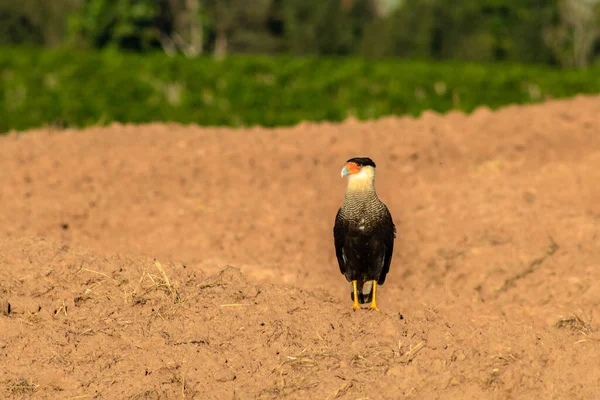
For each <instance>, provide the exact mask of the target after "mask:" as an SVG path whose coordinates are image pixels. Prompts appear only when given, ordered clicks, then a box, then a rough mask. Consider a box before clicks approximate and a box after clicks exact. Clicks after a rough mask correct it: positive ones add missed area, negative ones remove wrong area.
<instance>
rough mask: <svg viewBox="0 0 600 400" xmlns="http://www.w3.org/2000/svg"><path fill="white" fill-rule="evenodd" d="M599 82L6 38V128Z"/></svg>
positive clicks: (276, 116)
mask: <svg viewBox="0 0 600 400" xmlns="http://www.w3.org/2000/svg"><path fill="white" fill-rule="evenodd" d="M597 92H600V69H599V68H590V69H586V70H570V69H554V68H551V67H544V66H524V65H512V64H493V65H492V64H490V65H482V64H469V63H457V62H436V63H432V62H417V61H402V60H391V59H384V60H382V59H379V60H376V61H375V60H369V59H359V58H332V57H329V58H316V57H292V56H269V57H266V56H256V55H254V56H229V57H227V58H225V59H222V60H220V61H219V60H216V59H214V58H212V57H208V56H206V57H204V56H201V57H196V58H185V57H183V56H175V57H168V56H166V55H164V54H162V53H158V52H157V53H143V54H135V53H130V54H123V53H118V52H114V51H107V52H76V51H67V50H42V51H40V50H37V49H36V50H34V49H30V50H25V49H14V48H4V49H1V50H0V96H1V98H2V103H1V104H0V116H1V118H0V132H6V131H8V130H10V129H16V130H24V129H27V128H32V127H37V126H41V125H44V124H54V123H59V124H61V125H63V124H64V125H67V126H86V125H93V124H104V123H110V122H112V121H119V122H123V123H127V122H131V123H142V122H149V121H177V122H181V123H198V124H202V125H227V126H244V125H246V126H247V125H255V124H258V125H264V126H276V125H290V124H295V123H298V122H300V121H302V120H313V121H323V120H330V121H340V120H343V119H345V118H347V117H348V116H355V117H356V118H359V119H368V118H377V117H381V116H384V115H390V114H396V115H400V114H412V115H418V114H419V113H420V112H422V111H423V110H425V109H432V110H435V111H438V112H446V111H449V110H452V109H460V110H463V111H467V112H469V111H472V110H473V109H474V108H476V107H478V106H480V105H487V106H489V107H491V108H497V107H499V106H502V105H506V104H511V103H531V102H537V101H541V100H544V99H545V98H547V97H554V98H558V97H566V96H572V95H575V94H578V93H597Z"/></svg>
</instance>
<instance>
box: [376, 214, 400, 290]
mask: <svg viewBox="0 0 600 400" xmlns="http://www.w3.org/2000/svg"><path fill="white" fill-rule="evenodd" d="M381 225H382V226H381V231H380V234H379V236H380V240H381V241H382V242H383V245H384V258H383V268H382V270H381V275H380V276H379V280H378V281H377V284H379V285H383V283H384V282H385V277H386V275H387V273H388V272H389V271H390V264H391V263H392V255H393V254H394V239H395V238H396V226H395V225H394V220H393V219H392V214H390V211H389V210H388V208H387V207H386V208H385V211H384V215H383V218H382V220H381Z"/></svg>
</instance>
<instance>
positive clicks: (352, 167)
mask: <svg viewBox="0 0 600 400" xmlns="http://www.w3.org/2000/svg"><path fill="white" fill-rule="evenodd" d="M361 169H362V167H361V166H360V165H358V164H357V163H355V162H349V163H346V165H344V168H343V169H342V178H343V177H344V176H346V175H354V174H358V173H359V172H360V171H361Z"/></svg>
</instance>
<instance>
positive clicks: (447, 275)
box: [0, 96, 600, 399]
mask: <svg viewBox="0 0 600 400" xmlns="http://www.w3.org/2000/svg"><path fill="white" fill-rule="evenodd" d="M354 156H369V157H371V158H373V159H374V160H375V162H376V163H377V179H376V188H377V192H378V194H379V196H380V198H381V199H382V200H383V201H384V202H385V203H386V204H387V206H388V207H389V209H390V211H391V213H392V215H393V217H394V219H395V222H396V226H397V230H398V237H397V239H396V247H395V253H394V258H393V260H392V266H391V271H390V274H389V275H388V278H387V281H386V283H385V285H384V286H382V287H380V288H379V290H378V292H377V294H378V305H379V308H380V309H381V311H380V312H376V311H372V310H368V309H366V308H365V309H361V310H358V311H356V312H355V311H353V310H352V309H351V300H350V285H349V284H348V283H347V282H346V281H345V279H344V277H343V276H342V275H341V274H340V272H339V268H338V266H337V263H336V260H335V252H334V248H333V232H332V228H333V221H334V218H335V213H336V212H337V209H338V207H339V206H340V205H341V202H342V200H343V196H344V190H345V185H346V180H344V179H341V178H340V170H341V168H342V167H343V165H344V162H345V161H346V160H347V159H348V158H351V157H354ZM599 182H600V97H583V96H579V97H577V98H574V99H571V100H564V101H548V102H546V103H544V104H539V105H533V106H519V107H517V106H511V107H507V108H504V109H501V110H499V111H497V112H491V111H490V110H488V109H486V108H481V109H478V110H476V111H475V112H474V113H473V114H471V115H468V116H467V115H464V114H461V113H450V114H447V115H443V116H442V115H438V114H435V113H431V112H426V113H425V114H424V115H422V116H421V117H420V118H418V119H414V118H409V117H406V118H384V119H381V120H378V121H369V122H358V121H354V120H348V121H346V122H344V123H342V124H328V123H324V124H312V123H303V124H300V125H298V126H296V127H293V128H281V129H262V128H248V129H239V130H232V129H224V128H220V129H217V128H202V127H197V126H181V125H178V124H148V125H140V126H133V125H131V126H130V125H126V126H123V125H111V126H109V127H104V128H101V127H97V128H89V129H84V130H51V129H40V130H36V131H30V132H24V133H12V134H9V135H7V136H5V137H2V138H0V188H1V192H0V194H1V197H0V307H1V308H0V397H1V398H28V397H32V398H39V399H84V398H103V399H192V398H194V399H255V398H260V399H274V398H289V399H367V398H368V399H404V398H409V399H459V398H460V399H528V398H535V399H594V398H600V332H599V330H598V329H599V327H600V310H599V308H598V307H599V305H600V246H599V245H600V238H599V234H600V232H599V227H598V224H599V222H600V184H599Z"/></svg>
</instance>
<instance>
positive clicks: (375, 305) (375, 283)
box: [369, 281, 379, 311]
mask: <svg viewBox="0 0 600 400" xmlns="http://www.w3.org/2000/svg"><path fill="white" fill-rule="evenodd" d="M376 296H377V281H373V299H372V300H371V305H370V306H369V308H372V309H374V310H376V311H379V308H377V302H376V301H375V297H376Z"/></svg>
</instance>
